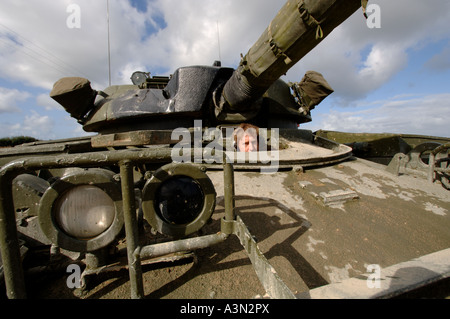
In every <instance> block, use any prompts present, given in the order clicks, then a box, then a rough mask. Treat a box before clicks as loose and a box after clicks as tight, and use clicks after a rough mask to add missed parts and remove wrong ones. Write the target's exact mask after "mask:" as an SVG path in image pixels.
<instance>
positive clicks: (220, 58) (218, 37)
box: [216, 20, 222, 62]
mask: <svg viewBox="0 0 450 319" xmlns="http://www.w3.org/2000/svg"><path fill="white" fill-rule="evenodd" d="M216 25H217V45H218V47H219V61H220V62H222V56H221V54H220V33H219V20H217V21H216Z"/></svg>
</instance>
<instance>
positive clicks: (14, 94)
mask: <svg viewBox="0 0 450 319" xmlns="http://www.w3.org/2000/svg"><path fill="white" fill-rule="evenodd" d="M29 97H30V94H29V93H28V92H24V91H19V90H17V89H7V88H2V87H0V114H1V113H12V112H20V108H19V107H18V106H17V103H18V102H23V101H25V100H26V99H28V98H29Z"/></svg>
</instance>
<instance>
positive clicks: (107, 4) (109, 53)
mask: <svg viewBox="0 0 450 319" xmlns="http://www.w3.org/2000/svg"><path fill="white" fill-rule="evenodd" d="M106 21H107V23H108V75H109V76H108V78H109V86H111V43H110V39H109V0H106Z"/></svg>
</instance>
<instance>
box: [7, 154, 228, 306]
mask: <svg viewBox="0 0 450 319" xmlns="http://www.w3.org/2000/svg"><path fill="white" fill-rule="evenodd" d="M171 161H172V158H171V150H170V149H156V150H155V149H134V150H119V151H105V152H95V153H81V154H65V155H57V156H46V157H39V158H38V157H31V158H28V159H20V160H15V161H13V162H11V163H9V164H7V165H5V166H3V167H2V168H1V169H0V251H1V254H2V259H3V266H4V275H5V284H6V288H7V296H8V298H10V299H21V298H26V290H25V283H24V274H23V269H22V263H21V259H20V250H19V241H18V235H17V227H16V221H15V212H14V204H13V198H12V183H13V180H14V178H15V177H17V176H18V175H20V174H22V173H25V172H26V171H30V170H40V169H56V168H68V167H84V168H88V167H101V166H108V165H118V166H119V167H120V176H121V187H122V200H123V213H124V223H125V233H126V240H127V256H128V266H129V274H130V283H131V285H130V286H131V298H143V297H144V288H143V280H142V269H141V258H146V257H155V256H162V255H165V254H169V253H174V252H180V251H186V250H194V249H199V248H206V247H209V246H211V245H214V244H217V243H220V242H222V241H224V240H225V239H226V238H227V237H228V236H229V235H230V234H232V233H234V221H235V212H234V171H233V165H232V163H230V161H229V160H228V159H227V158H226V157H225V156H224V164H223V165H224V166H223V168H224V185H225V186H224V198H225V217H224V219H223V220H222V224H221V231H220V232H219V233H217V234H213V235H207V236H202V237H197V238H190V239H183V240H178V241H173V242H169V243H163V244H156V245H149V246H144V247H139V243H138V229H137V220H136V214H135V211H136V210H135V195H134V183H133V168H134V166H135V165H136V164H141V163H167V162H171Z"/></svg>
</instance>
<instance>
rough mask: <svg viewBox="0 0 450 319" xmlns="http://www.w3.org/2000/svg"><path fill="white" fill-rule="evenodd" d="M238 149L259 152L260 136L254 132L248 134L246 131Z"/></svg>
mask: <svg viewBox="0 0 450 319" xmlns="http://www.w3.org/2000/svg"><path fill="white" fill-rule="evenodd" d="M238 150H239V151H241V152H257V151H258V138H257V137H256V136H255V135H253V134H247V132H245V133H244V135H243V136H242V137H241V139H240V140H239V141H238Z"/></svg>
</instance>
